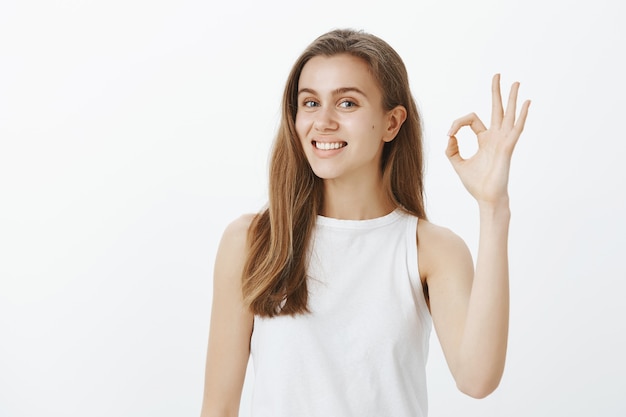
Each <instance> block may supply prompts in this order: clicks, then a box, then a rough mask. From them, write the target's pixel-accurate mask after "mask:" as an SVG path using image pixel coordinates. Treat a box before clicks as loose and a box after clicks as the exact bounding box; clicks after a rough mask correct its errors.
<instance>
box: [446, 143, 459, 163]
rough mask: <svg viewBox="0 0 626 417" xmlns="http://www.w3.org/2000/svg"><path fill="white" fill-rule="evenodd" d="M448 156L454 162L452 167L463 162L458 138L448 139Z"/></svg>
mask: <svg viewBox="0 0 626 417" xmlns="http://www.w3.org/2000/svg"><path fill="white" fill-rule="evenodd" d="M446 156H447V157H448V159H449V160H450V162H452V165H453V166H454V165H456V164H458V163H459V162H462V161H463V158H462V157H461V153H460V152H459V142H458V141H457V140H456V137H454V136H450V137H449V138H448V147H447V148H446Z"/></svg>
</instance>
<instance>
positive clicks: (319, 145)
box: [315, 142, 346, 151]
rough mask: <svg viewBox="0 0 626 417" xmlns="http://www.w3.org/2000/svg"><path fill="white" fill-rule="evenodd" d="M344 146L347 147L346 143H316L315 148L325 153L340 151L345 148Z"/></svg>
mask: <svg viewBox="0 0 626 417" xmlns="http://www.w3.org/2000/svg"><path fill="white" fill-rule="evenodd" d="M344 146H346V144H345V142H315V147H316V148H317V149H322V150H324V151H329V150H331V149H339V148H343V147H344Z"/></svg>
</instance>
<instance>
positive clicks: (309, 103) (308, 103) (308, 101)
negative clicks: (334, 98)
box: [302, 100, 318, 107]
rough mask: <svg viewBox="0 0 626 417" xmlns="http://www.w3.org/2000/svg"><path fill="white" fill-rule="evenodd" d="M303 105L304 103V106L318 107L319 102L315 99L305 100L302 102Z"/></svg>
mask: <svg viewBox="0 0 626 417" xmlns="http://www.w3.org/2000/svg"><path fill="white" fill-rule="evenodd" d="M302 105H303V106H304V107H317V106H318V103H317V102H316V101H313V100H305V101H304V102H303V103H302Z"/></svg>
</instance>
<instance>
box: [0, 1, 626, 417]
mask: <svg viewBox="0 0 626 417" xmlns="http://www.w3.org/2000/svg"><path fill="white" fill-rule="evenodd" d="M625 17H626V12H625V11H624V6H623V3H622V2H619V1H607V0H604V1H602V0H599V1H594V2H584V3H581V2H569V1H546V0H542V1H538V0H526V1H496V0H492V1H489V0H480V1H472V2H469V1H463V0H456V1H451V0H444V1H415V2H408V1H407V2H402V1H398V0H387V1H346V2H335V1H329V0H321V1H318V2H315V3H309V2H293V1H282V2H281V1H277V0H269V1H265V2H253V1H247V2H237V1H233V2H225V1H223V2H206V1H185V0H183V1H151V2H148V1H134V0H130V1H128V0H124V1H121V0H114V1H106V2H104V1H101V2H96V1H70V0H60V1H56V2H49V1H42V0H39V1H37V0H32V1H28V0H27V1H20V2H9V1H5V2H2V3H1V4H0V416H3V417H4V416H7V417H9V416H10V417H22V416H35V415H46V416H50V417H56V416H63V417H71V416H81V417H82V416H90V417H96V416H107V417H109V416H132V417H135V416H150V417H158V416H172V415H176V416H198V415H199V411H200V405H201V400H202V389H203V380H204V364H205V351H206V343H207V335H208V325H209V319H210V305H211V296H212V268H213V260H214V256H215V252H216V248H217V244H218V242H219V239H220V236H221V233H222V231H223V230H224V228H225V227H226V225H227V224H228V223H229V222H230V221H232V220H233V219H235V218H236V217H238V216H239V215H240V214H242V213H245V212H251V211H255V210H257V209H259V208H260V207H261V206H262V205H263V204H264V202H265V187H266V169H267V158H268V152H269V147H270V144H271V141H272V139H273V135H274V132H275V129H276V125H277V122H278V117H279V105H280V96H281V94H282V89H283V83H284V81H285V79H286V77H287V73H288V71H289V69H290V67H291V65H292V63H293V61H294V59H295V58H296V57H297V56H298V54H299V53H300V52H301V50H302V49H303V48H304V47H305V46H306V45H307V44H308V43H309V42H311V41H312V40H313V39H314V38H315V37H317V36H318V35H319V34H321V33H323V32H326V31H327V30H330V29H333V28H335V27H353V28H358V29H365V30H367V31H369V32H372V33H374V34H376V35H379V36H380V37H382V38H383V39H385V40H387V41H388V42H389V43H390V44H391V45H392V46H394V47H395V48H396V49H397V50H398V52H399V53H400V54H401V55H402V56H403V58H404V59H405V63H406V65H407V67H408V70H409V75H410V81H411V85H412V89H413V93H414V95H415V97H416V99H417V101H418V103H419V106H420V108H421V110H422V114H423V117H424V121H425V131H426V138H425V143H426V150H427V161H428V163H427V178H426V185H427V194H428V201H427V204H428V213H429V217H430V220H431V221H433V222H434V223H437V224H440V225H443V226H446V227H449V228H451V229H452V230H454V231H455V232H456V233H458V234H459V235H461V236H462V237H463V238H464V239H465V240H466V241H467V243H468V245H469V247H470V249H471V250H472V252H474V253H475V250H476V244H477V230H478V217H477V209H476V206H475V203H474V202H473V201H472V200H471V198H470V197H469V195H468V194H467V193H466V192H465V190H464V189H463V187H462V186H461V184H460V181H459V180H458V178H457V177H456V175H455V174H454V171H453V170H452V168H451V166H450V165H449V163H448V161H447V159H446V158H445V155H444V149H445V145H446V136H445V135H446V132H447V130H448V127H449V125H450V123H451V122H452V120H454V119H455V118H457V117H459V116H462V115H464V114H466V113H469V112H471V111H475V112H476V113H478V114H479V116H481V117H482V118H483V120H485V121H488V120H489V109H490V93H489V92H490V90H489V87H490V80H491V76H492V75H493V74H494V73H495V72H500V73H502V82H503V91H504V92H507V91H508V86H509V85H510V84H511V83H512V82H513V81H516V80H519V81H521V83H522V85H521V90H520V98H521V99H526V98H530V99H532V101H533V104H532V106H531V109H530V115H529V118H528V122H527V126H526V130H525V132H524V134H523V135H522V138H521V140H520V142H519V144H518V148H517V149H516V152H515V155H514V161H513V165H512V172H511V181H510V194H511V206H512V212H513V217H512V223H511V233H510V264H511V297H512V301H511V302H512V304H511V331H510V344H509V346H510V347H509V355H508V363H507V368H506V371H505V375H504V378H503V381H502V384H501V386H500V387H499V388H498V390H497V391H496V392H495V393H494V394H493V395H491V396H490V397H488V398H486V399H484V400H479V401H477V400H472V399H469V398H468V397H466V396H464V395H463V394H461V393H459V392H458V391H457V390H456V388H455V387H454V383H453V381H452V378H451V376H450V373H449V371H448V369H447V367H446V364H445V362H444V359H443V356H442V354H441V348H440V347H439V343H438V341H437V338H436V335H435V334H434V333H433V337H432V339H431V340H432V341H431V356H430V360H429V364H428V376H429V380H430V391H429V396H430V415H431V416H433V417H439V416H451V415H461V414H462V415H464V416H466V417H472V416H481V417H484V416H511V417H514V416H519V417H522V416H523V417H526V416H531V415H532V416H534V417H543V416H546V417H548V416H550V417H553V416H571V417H575V416H581V417H582V416H590V415H594V416H623V415H626V405H625V403H624V399H623V383H622V377H623V375H624V374H626V364H625V360H624V356H623V353H624V352H625V351H626V343H625V330H626V329H625V324H624V317H625V316H626V307H625V305H626V303H624V302H623V298H624V296H623V293H624V291H625V290H626V285H625V284H624V282H625V280H626V266H625V263H624V259H625V255H626V253H625V248H626V237H625V236H626V221H625V220H624V214H625V212H626V210H625V209H626V198H625V190H626V184H625V182H626V170H625V168H624V164H623V158H624V156H623V155H624V153H623V152H624V133H623V131H624V129H623V118H624V114H626V102H625V100H626V99H625V97H626V88H625V87H626V85H625V81H624V80H625V77H624V74H626V64H625V63H624V59H623V57H624V51H625V50H626V29H625V28H624V25H623V21H624V18H625ZM462 136H463V135H462ZM463 137H464V138H466V142H464V144H463V150H464V151H466V152H467V151H471V149H472V145H471V143H473V142H472V141H473V138H472V137H471V135H469V134H468V133H467V134H466V136H463ZM250 388H251V386H250V384H249V383H247V384H246V388H245V391H244V400H243V404H242V415H247V414H245V411H246V410H247V409H248V401H249V395H250Z"/></svg>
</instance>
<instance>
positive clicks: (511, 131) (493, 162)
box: [446, 74, 530, 205]
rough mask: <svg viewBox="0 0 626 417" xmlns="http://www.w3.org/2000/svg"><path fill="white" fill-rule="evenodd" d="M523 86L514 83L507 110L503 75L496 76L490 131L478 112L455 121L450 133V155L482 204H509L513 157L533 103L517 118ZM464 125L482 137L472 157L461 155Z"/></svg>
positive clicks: (525, 103) (525, 106) (493, 82)
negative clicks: (518, 102) (459, 136)
mask: <svg viewBox="0 0 626 417" xmlns="http://www.w3.org/2000/svg"><path fill="white" fill-rule="evenodd" d="M518 90H519V83H518V82H516V83H513V85H512V86H511V92H510V94H509V101H508V103H507V106H506V110H505V109H503V106H502V97H501V95H500V74H496V75H494V76H493V80H492V85H491V93H492V111H491V125H490V126H489V129H487V128H486V127H485V125H484V124H483V122H482V121H481V120H480V119H479V118H478V116H477V115H476V114H475V113H470V114H468V115H466V116H464V117H461V118H459V119H457V120H455V121H454V122H453V123H452V127H451V128H450V131H449V132H448V136H449V137H450V138H449V140H448V147H447V149H446V156H447V157H448V159H449V160H450V162H451V163H452V166H453V167H454V170H455V171H456V172H457V174H458V175H459V177H460V178H461V181H462V182H463V185H464V186H465V188H467V190H468V191H469V192H470V194H471V195H472V196H473V197H474V198H475V199H476V200H477V201H478V203H479V205H480V204H493V205H496V204H498V203H501V202H505V201H508V191H507V185H508V182H509V169H510V165H511V156H512V155H513V150H514V149H515V145H516V144H517V141H518V139H519V137H520V135H521V134H522V130H523V129H524V124H525V123H526V116H527V115H528V107H529V106H530V100H526V101H525V102H524V103H523V104H522V108H521V110H520V113H519V116H518V117H517V119H516V107H517V93H518ZM464 126H469V127H470V128H471V129H472V131H473V132H474V133H475V134H476V136H477V138H478V150H477V151H476V153H475V154H474V155H472V156H471V157H470V158H467V159H465V158H463V157H461V154H460V153H459V145H458V142H457V138H456V137H455V136H454V135H456V134H457V132H458V131H459V130H460V129H461V128H462V127H464Z"/></svg>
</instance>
